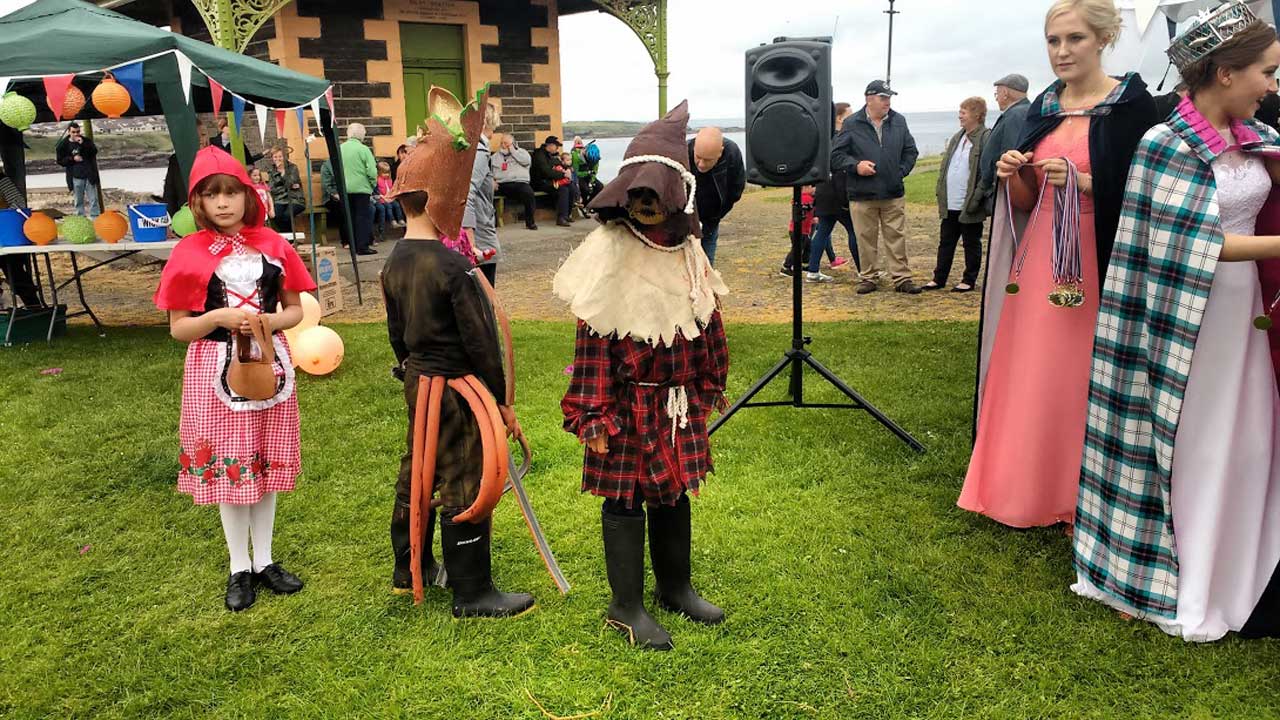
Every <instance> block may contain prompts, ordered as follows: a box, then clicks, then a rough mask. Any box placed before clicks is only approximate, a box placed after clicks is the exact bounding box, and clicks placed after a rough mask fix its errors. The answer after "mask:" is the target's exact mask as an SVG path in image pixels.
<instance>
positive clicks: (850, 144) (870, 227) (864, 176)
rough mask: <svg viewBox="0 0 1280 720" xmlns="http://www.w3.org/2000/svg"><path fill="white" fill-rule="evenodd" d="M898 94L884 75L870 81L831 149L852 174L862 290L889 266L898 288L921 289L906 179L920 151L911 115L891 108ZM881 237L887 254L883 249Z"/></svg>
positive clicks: (870, 288)
mask: <svg viewBox="0 0 1280 720" xmlns="http://www.w3.org/2000/svg"><path fill="white" fill-rule="evenodd" d="M897 94H898V93H896V92H894V91H893V90H890V89H889V85H888V84H887V83H885V82H884V81H883V80H876V81H873V82H872V83H871V84H870V85H867V90H866V93H865V97H866V105H865V106H864V107H863V108H862V109H861V110H859V111H858V112H856V113H854V114H853V116H852V117H850V118H849V119H848V120H846V121H845V123H844V128H843V129H842V130H841V131H840V134H839V135H838V136H837V137H836V141H835V145H834V146H833V147H832V148H831V169H832V170H844V171H845V173H846V175H847V176H848V190H849V212H850V214H851V215H852V216H853V227H854V230H855V231H856V232H857V235H858V256H859V258H860V259H861V260H862V272H861V273H860V278H861V281H860V282H859V283H858V294H860V295H865V294H866V293H869V292H875V291H876V289H877V285H876V279H877V278H878V277H879V276H880V275H882V274H883V273H884V272H885V271H886V270H887V271H888V273H889V276H890V277H891V278H892V280H893V285H894V288H895V289H896V290H897V291H898V292H902V293H908V294H911V295H917V294H919V293H920V288H919V287H917V286H916V284H915V283H914V282H912V281H911V269H910V268H909V267H908V266H907V239H906V230H907V201H906V194H907V191H906V186H905V185H904V184H903V180H904V179H905V178H906V177H907V176H908V175H910V174H911V171H912V170H913V169H914V168H915V166H916V158H917V157H919V156H920V152H919V151H918V150H917V149H916V141H915V138H913V137H911V131H910V130H909V129H908V128H907V120H906V118H904V117H902V116H901V115H899V114H898V113H896V112H894V111H893V110H891V109H890V107H889V106H890V98H892V97H893V96H894V95H897ZM881 240H883V241H884V246H885V253H884V255H883V256H881V255H880V254H879V246H880V244H881ZM882 257H883V259H884V262H883V263H882V262H881V258H882ZM884 266H887V267H884Z"/></svg>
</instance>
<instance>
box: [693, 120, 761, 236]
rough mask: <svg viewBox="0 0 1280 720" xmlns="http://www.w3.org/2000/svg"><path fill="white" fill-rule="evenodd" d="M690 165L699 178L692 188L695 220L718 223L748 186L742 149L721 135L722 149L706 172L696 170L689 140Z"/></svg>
mask: <svg viewBox="0 0 1280 720" xmlns="http://www.w3.org/2000/svg"><path fill="white" fill-rule="evenodd" d="M689 167H690V168H691V169H692V170H693V177H694V179H695V180H697V182H698V188H697V190H696V191H694V195H695V197H696V200H695V202H696V204H697V207H698V220H699V221H700V222H702V223H705V224H707V225H715V224H717V223H719V222H720V221H721V220H722V219H724V217H725V216H726V215H728V214H729V211H730V210H732V209H733V206H734V205H736V204H737V203H738V201H739V200H741V199H742V191H743V190H745V189H746V187H747V167H746V165H745V164H744V163H743V161H742V151H741V150H739V149H738V144H737V143H735V142H734V141H732V140H730V139H729V138H725V139H724V152H723V153H721V154H720V160H719V161H718V162H717V163H716V166H715V167H713V168H711V170H710V171H709V172H705V173H704V172H702V171H700V170H698V164H697V163H695V162H694V161H693V140H690V141H689Z"/></svg>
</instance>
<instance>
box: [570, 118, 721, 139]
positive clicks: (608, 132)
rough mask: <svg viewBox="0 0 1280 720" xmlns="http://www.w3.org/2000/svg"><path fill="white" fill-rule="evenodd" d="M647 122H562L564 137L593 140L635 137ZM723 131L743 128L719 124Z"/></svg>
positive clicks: (692, 128) (691, 128) (697, 126)
mask: <svg viewBox="0 0 1280 720" xmlns="http://www.w3.org/2000/svg"><path fill="white" fill-rule="evenodd" d="M647 124H648V123H642V122H629V121H625V120H578V121H572V120H570V121H567V122H565V123H564V138H563V139H569V138H572V137H574V136H575V135H576V136H580V137H583V138H591V139H595V140H616V139H618V138H629V137H635V135H636V133H637V132H639V131H640V128H642V127H644V126H645V125H647ZM700 127H707V126H706V125H696V126H691V127H690V128H689V129H690V130H695V129H697V128H700ZM720 129H721V130H724V131H725V132H743V131H744V130H745V128H742V127H736V126H720Z"/></svg>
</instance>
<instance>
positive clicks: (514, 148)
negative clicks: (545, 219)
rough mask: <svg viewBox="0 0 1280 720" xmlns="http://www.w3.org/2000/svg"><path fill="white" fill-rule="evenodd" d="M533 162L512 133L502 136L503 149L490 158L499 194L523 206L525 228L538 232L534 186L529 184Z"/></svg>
mask: <svg viewBox="0 0 1280 720" xmlns="http://www.w3.org/2000/svg"><path fill="white" fill-rule="evenodd" d="M532 162H533V160H532V158H530V157H529V151H528V150H525V149H523V148H521V147H520V144H519V143H517V142H516V139H515V138H514V137H513V136H512V135H511V133H507V134H506V135H503V136H502V147H501V148H499V150H498V152H496V153H493V154H492V155H490V156H489V165H490V167H492V168H493V179H494V180H496V181H497V183H498V194H499V195H501V196H502V197H504V198H506V199H508V200H510V201H512V202H519V203H520V204H521V205H523V206H524V226H525V227H526V228H529V229H530V230H537V229H538V223H537V222H535V221H534V217H533V211H534V209H535V207H536V206H535V203H534V200H535V198H534V196H533V186H531V185H530V184H529V165H530V164H531V163H532Z"/></svg>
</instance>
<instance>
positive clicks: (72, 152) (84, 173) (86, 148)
mask: <svg viewBox="0 0 1280 720" xmlns="http://www.w3.org/2000/svg"><path fill="white" fill-rule="evenodd" d="M54 152H55V154H56V155H57V160H58V164H59V165H61V166H62V167H64V168H66V169H67V189H68V190H70V189H72V188H71V185H72V183H71V180H72V178H75V179H79V180H89V181H91V182H92V183H93V184H94V185H101V184H102V181H101V180H99V179H98V146H97V145H94V144H93V141H92V140H90V139H89V138H81V140H80V149H79V153H78V154H79V155H80V157H81V158H83V161H82V162H76V161H75V156H76V154H77V151H76V148H75V145H74V144H72V142H71V139H70V138H69V137H64V138H62V139H61V140H59V141H58V147H57V148H56V149H55V150H54Z"/></svg>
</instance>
